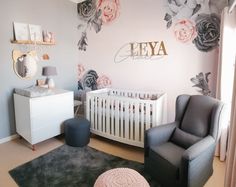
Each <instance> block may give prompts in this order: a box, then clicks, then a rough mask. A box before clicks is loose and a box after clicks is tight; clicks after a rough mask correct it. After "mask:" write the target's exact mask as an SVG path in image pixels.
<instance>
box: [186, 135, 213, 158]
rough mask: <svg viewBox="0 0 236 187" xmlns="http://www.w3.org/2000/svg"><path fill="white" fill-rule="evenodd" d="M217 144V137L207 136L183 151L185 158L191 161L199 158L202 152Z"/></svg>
mask: <svg viewBox="0 0 236 187" xmlns="http://www.w3.org/2000/svg"><path fill="white" fill-rule="evenodd" d="M213 145H215V139H214V138H213V137H212V136H207V137H205V138H203V139H202V140H200V141H199V142H197V143H195V144H194V145H192V146H191V147H189V148H188V149H187V150H186V151H185V152H184V153H183V159H184V160H188V161H191V160H193V159H195V158H197V157H198V156H199V155H201V153H203V152H204V151H206V150H207V149H208V148H209V147H211V146H213Z"/></svg>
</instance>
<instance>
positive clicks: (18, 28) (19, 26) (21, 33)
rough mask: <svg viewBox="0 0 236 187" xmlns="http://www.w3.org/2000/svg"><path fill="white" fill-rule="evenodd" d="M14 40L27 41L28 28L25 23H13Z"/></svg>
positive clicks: (28, 37)
mask: <svg viewBox="0 0 236 187" xmlns="http://www.w3.org/2000/svg"><path fill="white" fill-rule="evenodd" d="M13 29H14V37H15V40H29V39H30V36H29V26H28V24H26V23H19V22H13Z"/></svg>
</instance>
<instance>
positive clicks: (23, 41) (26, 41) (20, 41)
mask: <svg viewBox="0 0 236 187" xmlns="http://www.w3.org/2000/svg"><path fill="white" fill-rule="evenodd" d="M11 43H13V44H32V45H34V44H36V45H55V42H41V41H36V42H35V41H32V40H11Z"/></svg>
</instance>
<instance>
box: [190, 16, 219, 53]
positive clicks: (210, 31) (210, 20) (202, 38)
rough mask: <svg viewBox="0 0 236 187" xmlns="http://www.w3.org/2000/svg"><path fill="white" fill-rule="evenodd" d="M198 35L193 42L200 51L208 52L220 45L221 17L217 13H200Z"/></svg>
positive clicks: (197, 23)
mask: <svg viewBox="0 0 236 187" xmlns="http://www.w3.org/2000/svg"><path fill="white" fill-rule="evenodd" d="M196 30H197V37H196V38H195V39H194V40H193V43H194V44H195V45H196V47H197V48H198V49H199V50H200V51H204V52H208V51H210V50H212V49H214V48H215V47H217V46H218V43H219V39H220V18H219V17H218V16H217V15H216V14H200V15H199V16H198V17H197V20H196Z"/></svg>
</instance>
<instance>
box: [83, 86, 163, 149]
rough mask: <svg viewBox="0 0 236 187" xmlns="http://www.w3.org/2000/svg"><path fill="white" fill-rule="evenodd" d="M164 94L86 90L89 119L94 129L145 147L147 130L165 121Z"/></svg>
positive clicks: (104, 135) (95, 131) (103, 134)
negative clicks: (145, 132)
mask: <svg viewBox="0 0 236 187" xmlns="http://www.w3.org/2000/svg"><path fill="white" fill-rule="evenodd" d="M166 99H167V96H166V94H165V93H154V92H152V93H150V92H148V93H147V92H140V91H128V90H119V89H100V90H95V91H91V92H87V95H86V118H87V119H88V120H89V121H90V122H91V132H92V133H94V134H97V135H100V136H103V137H106V138H109V139H112V140H116V141H119V142H122V143H126V144H130V145H134V146H138V147H143V146H144V131H145V130H146V129H149V128H151V127H154V126H157V125H160V124H163V123H165V122H166V118H167V116H166Z"/></svg>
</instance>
